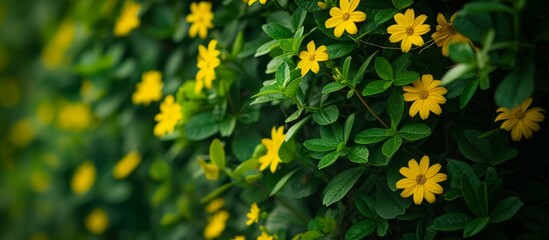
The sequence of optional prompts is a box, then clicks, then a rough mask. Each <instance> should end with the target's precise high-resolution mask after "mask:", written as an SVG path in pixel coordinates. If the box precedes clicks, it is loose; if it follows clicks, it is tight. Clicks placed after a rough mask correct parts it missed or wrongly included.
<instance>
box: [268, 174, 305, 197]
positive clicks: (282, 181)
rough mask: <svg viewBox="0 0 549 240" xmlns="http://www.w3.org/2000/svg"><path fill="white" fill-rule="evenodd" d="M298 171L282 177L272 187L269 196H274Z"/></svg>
mask: <svg viewBox="0 0 549 240" xmlns="http://www.w3.org/2000/svg"><path fill="white" fill-rule="evenodd" d="M297 170H299V169H295V170H293V171H291V172H289V173H288V174H286V175H284V177H282V178H281V179H280V180H279V181H278V182H277V183H276V185H275V186H274V187H273V190H271V193H269V196H273V195H275V194H276V193H277V192H278V191H279V190H280V189H281V188H282V187H284V185H285V184H286V183H287V182H288V180H289V179H290V178H291V177H292V176H293V175H294V174H295V173H296V172H297Z"/></svg>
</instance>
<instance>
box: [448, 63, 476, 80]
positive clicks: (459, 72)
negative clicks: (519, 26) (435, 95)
mask: <svg viewBox="0 0 549 240" xmlns="http://www.w3.org/2000/svg"><path fill="white" fill-rule="evenodd" d="M474 68H475V65H472V64H467V63H459V64H456V65H455V66H454V67H453V68H451V69H450V70H448V71H447V72H446V73H445V74H444V76H442V79H441V80H440V81H441V82H442V83H441V85H442V86H445V85H447V84H450V83H451V82H453V81H454V80H456V79H459V78H461V77H462V76H464V75H465V74H467V73H468V72H470V71H471V70H473V69H474Z"/></svg>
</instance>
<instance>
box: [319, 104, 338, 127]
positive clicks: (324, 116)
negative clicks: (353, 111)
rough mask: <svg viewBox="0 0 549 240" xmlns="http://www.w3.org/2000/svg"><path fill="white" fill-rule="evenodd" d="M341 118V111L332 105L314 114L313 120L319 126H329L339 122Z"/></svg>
mask: <svg viewBox="0 0 549 240" xmlns="http://www.w3.org/2000/svg"><path fill="white" fill-rule="evenodd" d="M338 117H339V109H338V108H337V106H336V105H330V106H328V107H325V108H322V109H320V110H319V111H316V112H315V113H314V114H313V119H314V120H315V122H316V123H318V124H319V125H328V124H331V123H334V122H335V121H337V118H338Z"/></svg>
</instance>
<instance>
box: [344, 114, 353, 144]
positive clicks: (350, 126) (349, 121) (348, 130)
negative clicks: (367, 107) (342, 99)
mask: <svg viewBox="0 0 549 240" xmlns="http://www.w3.org/2000/svg"><path fill="white" fill-rule="evenodd" d="M354 122H355V114H354V113H353V114H351V115H350V116H349V117H348V118H347V120H345V126H344V127H343V143H345V144H347V141H348V140H349V135H351V131H352V130H353V123H354Z"/></svg>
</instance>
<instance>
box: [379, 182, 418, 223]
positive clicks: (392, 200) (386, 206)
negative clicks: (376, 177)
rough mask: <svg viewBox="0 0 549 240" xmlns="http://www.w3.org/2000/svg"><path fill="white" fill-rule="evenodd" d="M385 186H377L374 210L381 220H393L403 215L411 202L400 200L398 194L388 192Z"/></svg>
mask: <svg viewBox="0 0 549 240" xmlns="http://www.w3.org/2000/svg"><path fill="white" fill-rule="evenodd" d="M386 185H387V184H378V185H377V192H376V207H375V210H376V213H377V214H378V215H379V216H380V217H381V218H383V219H393V218H396V217H398V216H400V215H402V214H404V212H406V209H407V208H408V207H409V206H410V204H411V201H409V200H407V199H404V198H402V197H401V196H400V194H399V193H397V192H393V191H391V190H389V189H388V188H387V186H386Z"/></svg>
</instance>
